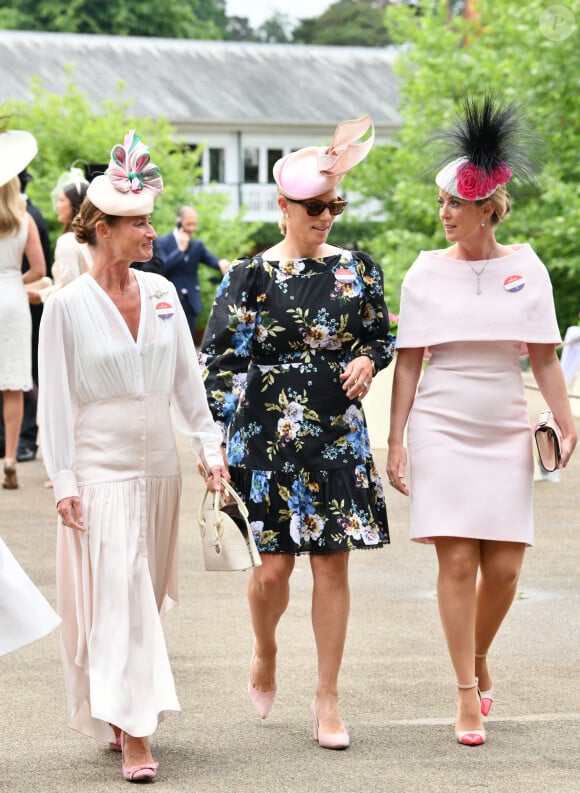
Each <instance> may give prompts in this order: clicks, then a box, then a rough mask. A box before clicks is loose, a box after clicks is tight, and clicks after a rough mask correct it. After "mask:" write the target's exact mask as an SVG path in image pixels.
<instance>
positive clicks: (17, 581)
mask: <svg viewBox="0 0 580 793" xmlns="http://www.w3.org/2000/svg"><path fill="white" fill-rule="evenodd" d="M59 624H60V619H59V617H58V615H57V614H56V612H55V611H53V609H52V608H51V606H50V604H49V603H48V601H47V600H46V599H45V597H44V595H43V594H42V593H41V592H40V591H39V590H38V589H37V588H36V587H35V586H34V584H33V583H32V581H31V580H30V578H29V577H28V576H27V575H26V573H25V572H24V570H23V569H22V567H20V565H19V564H18V562H17V561H16V559H15V558H14V556H12V554H11V552H10V550H9V549H8V547H7V546H6V544H5V543H4V541H3V540H2V539H0V655H6V654H7V653H11V652H13V651H14V650H19V649H20V648H21V647H24V646H25V645H26V644H30V643H31V642H34V641H36V640H37V639H41V638H42V637H43V636H46V635H47V634H48V633H50V632H51V631H53V630H54V629H55V628H57V627H58V626H59Z"/></svg>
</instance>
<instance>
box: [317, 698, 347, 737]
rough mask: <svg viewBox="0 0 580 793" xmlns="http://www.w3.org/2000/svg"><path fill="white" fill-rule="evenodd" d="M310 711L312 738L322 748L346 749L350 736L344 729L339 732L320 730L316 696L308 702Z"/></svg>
mask: <svg viewBox="0 0 580 793" xmlns="http://www.w3.org/2000/svg"><path fill="white" fill-rule="evenodd" d="M310 712H311V713H312V734H313V735H314V740H315V741H317V743H318V745H319V746H320V747H321V748H322V749H347V748H348V746H349V744H350V738H349V735H348V732H347V731H346V730H341V731H340V732H321V730H320V724H319V722H318V712H317V710H316V697H314V699H313V700H312V702H311V703H310Z"/></svg>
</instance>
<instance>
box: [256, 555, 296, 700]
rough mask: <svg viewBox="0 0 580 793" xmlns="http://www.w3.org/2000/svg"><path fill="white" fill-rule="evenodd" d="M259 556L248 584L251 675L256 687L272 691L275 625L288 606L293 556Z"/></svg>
mask: <svg viewBox="0 0 580 793" xmlns="http://www.w3.org/2000/svg"><path fill="white" fill-rule="evenodd" d="M261 559H262V565H261V567H256V568H254V570H253V571H252V575H251V576H250V581H249V584H248V601H249V604H250V614H251V617H252V626H253V628H254V635H255V643H254V654H255V656H254V663H253V666H252V670H251V679H252V685H253V687H254V688H256V689H257V690H258V691H273V689H274V688H276V651H277V646H276V628H277V626H278V623H279V622H280V617H281V616H282V614H283V613H284V612H285V611H286V608H287V606H288V600H289V598H290V583H289V582H290V575H291V574H292V570H293V569H294V561H295V557H294V556H290V555H288V554H268V553H263V554H262V556H261Z"/></svg>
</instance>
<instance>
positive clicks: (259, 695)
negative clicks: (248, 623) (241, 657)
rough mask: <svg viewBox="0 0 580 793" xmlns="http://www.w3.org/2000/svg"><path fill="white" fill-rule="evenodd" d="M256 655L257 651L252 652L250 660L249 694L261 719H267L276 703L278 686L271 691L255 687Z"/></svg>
mask: <svg viewBox="0 0 580 793" xmlns="http://www.w3.org/2000/svg"><path fill="white" fill-rule="evenodd" d="M255 657H256V653H255V652H253V653H252V660H251V661H250V678H249V680H248V695H249V697H250V699H251V701H252V705H253V706H254V707H255V709H256V711H257V713H258V716H259V717H260V718H261V719H265V718H266V716H267V715H268V713H269V712H270V710H271V709H272V705H273V704H274V700H275V698H276V686H274V688H273V689H272V690H271V691H260V690H259V689H257V688H254V684H253V683H252V667H253V666H254V659H255Z"/></svg>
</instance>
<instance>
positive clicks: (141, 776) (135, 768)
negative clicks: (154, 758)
mask: <svg viewBox="0 0 580 793" xmlns="http://www.w3.org/2000/svg"><path fill="white" fill-rule="evenodd" d="M121 751H122V752H123V777H124V778H125V779H128V780H129V782H144V781H145V780H148V779H155V777H156V776H157V769H158V768H159V763H155V762H153V763H145V764H144V765H132V766H126V765H125V733H124V732H122V733H121Z"/></svg>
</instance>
